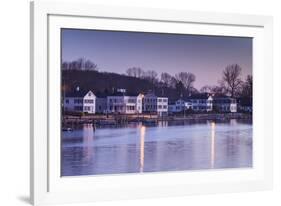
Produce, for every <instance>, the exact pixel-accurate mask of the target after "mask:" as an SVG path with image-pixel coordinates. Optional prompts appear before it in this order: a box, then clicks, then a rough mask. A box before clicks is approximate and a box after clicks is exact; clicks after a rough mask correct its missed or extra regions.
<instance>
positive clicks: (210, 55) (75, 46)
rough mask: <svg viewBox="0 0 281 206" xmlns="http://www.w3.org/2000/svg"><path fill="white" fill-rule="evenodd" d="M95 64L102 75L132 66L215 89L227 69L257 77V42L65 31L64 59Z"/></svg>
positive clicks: (183, 36) (63, 42)
mask: <svg viewBox="0 0 281 206" xmlns="http://www.w3.org/2000/svg"><path fill="white" fill-rule="evenodd" d="M80 57H83V58H85V59H90V60H91V61H93V62H94V63H96V64H97V65H98V67H99V71H108V72H116V73H122V74H124V73H125V71H126V69H128V68H129V67H141V68H142V69H143V70H155V71H156V72H157V73H158V77H160V75H161V73H162V72H168V73H170V74H172V75H174V74H175V73H177V72H181V71H186V72H192V73H193V74H195V75H196V81H195V84H194V86H195V88H197V89H200V88H201V87H202V86H204V85H216V84H217V82H218V80H219V79H221V76H222V71H223V69H224V68H225V67H226V66H227V65H229V64H233V63H237V64H239V65H240V66H241V67H242V74H243V79H244V78H245V76H246V75H248V74H252V38H240V37H223V36H200V35H178V34H159V33H142V32H116V31H97V30H74V29H62V60H63V61H72V60H76V59H78V58H80Z"/></svg>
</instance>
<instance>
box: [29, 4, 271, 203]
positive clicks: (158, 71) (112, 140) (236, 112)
mask: <svg viewBox="0 0 281 206" xmlns="http://www.w3.org/2000/svg"><path fill="white" fill-rule="evenodd" d="M31 24H32V27H31V39H32V42H31V125H32V127H31V199H32V202H33V204H35V205H39V204H47V203H67V202H83V201H103V200H114V199H116V200H117V199H130V198H148V197H163V196H179V195H188V194H207V193H217V192H242V191H252V190H265V189H270V188H271V187H272V139H273V133H272V132H273V129H272V115H273V111H272V101H273V92H272V90H273V86H272V18H271V17H266V16H253V15H238V14H220V13H208V12H206V13H205V12H189V11H173V10H162V9H149V8H146V9H144V8H142V9H140V8H126V7H123V8H120V7H108V6H100V5H92V4H75V3H58V2H56V3H52V2H48V1H39V2H37V1H35V2H32V3H31Z"/></svg>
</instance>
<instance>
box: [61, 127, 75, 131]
mask: <svg viewBox="0 0 281 206" xmlns="http://www.w3.org/2000/svg"><path fill="white" fill-rule="evenodd" d="M62 131H64V132H72V131H73V129H72V128H71V127H64V128H62Z"/></svg>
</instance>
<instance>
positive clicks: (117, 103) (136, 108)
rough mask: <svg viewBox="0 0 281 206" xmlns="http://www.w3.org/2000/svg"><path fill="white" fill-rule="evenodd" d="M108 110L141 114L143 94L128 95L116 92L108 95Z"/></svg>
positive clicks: (109, 111) (110, 111)
mask: <svg viewBox="0 0 281 206" xmlns="http://www.w3.org/2000/svg"><path fill="white" fill-rule="evenodd" d="M106 105H107V112H108V113H120V114H139V113H142V95H141V94H139V95H138V96H128V95H125V94H124V93H123V94H120V93H119V94H115V95H113V96H107V104H106Z"/></svg>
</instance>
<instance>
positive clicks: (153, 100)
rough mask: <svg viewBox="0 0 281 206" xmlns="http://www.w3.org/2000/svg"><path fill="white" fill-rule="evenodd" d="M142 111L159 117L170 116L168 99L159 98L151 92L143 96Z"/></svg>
mask: <svg viewBox="0 0 281 206" xmlns="http://www.w3.org/2000/svg"><path fill="white" fill-rule="evenodd" d="M142 103H143V104H142V109H143V112H145V113H156V114H158V115H159V116H164V115H167V114H168V97H157V96H156V95H155V94H154V93H152V92H149V93H147V94H146V95H144V96H143V102H142Z"/></svg>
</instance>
